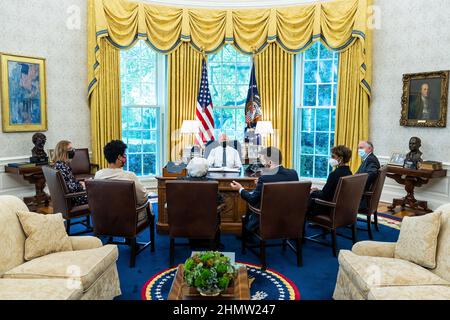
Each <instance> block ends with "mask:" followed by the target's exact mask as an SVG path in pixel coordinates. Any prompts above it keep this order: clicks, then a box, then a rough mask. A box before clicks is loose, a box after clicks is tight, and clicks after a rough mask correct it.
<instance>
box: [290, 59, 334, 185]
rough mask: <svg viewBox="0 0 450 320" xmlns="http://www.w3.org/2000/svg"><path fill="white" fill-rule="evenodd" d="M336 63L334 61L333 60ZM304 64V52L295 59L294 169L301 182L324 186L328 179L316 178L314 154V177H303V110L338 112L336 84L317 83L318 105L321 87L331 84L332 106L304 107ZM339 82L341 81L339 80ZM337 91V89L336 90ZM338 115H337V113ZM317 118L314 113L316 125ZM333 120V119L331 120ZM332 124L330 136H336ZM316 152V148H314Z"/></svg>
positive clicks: (330, 146)
mask: <svg viewBox="0 0 450 320" xmlns="http://www.w3.org/2000/svg"><path fill="white" fill-rule="evenodd" d="M318 55H319V58H318V63H319V62H320V52H319V53H318ZM307 61H309V60H307ZM333 61H334V59H333ZM339 61H340V60H339V56H338V67H339ZM304 62H305V52H302V53H300V54H297V55H296V56H295V58H294V119H293V120H294V139H293V142H294V148H293V152H294V157H293V158H294V168H295V169H296V170H297V171H298V174H299V178H300V179H301V180H308V181H312V182H313V183H316V184H318V185H322V184H324V182H325V180H326V178H315V177H314V176H315V158H316V154H315V153H314V154H313V155H312V156H313V169H312V170H313V177H302V176H301V148H302V146H301V134H302V121H301V119H302V117H301V115H302V111H303V109H309V108H312V109H314V108H315V109H316V110H317V109H334V110H336V111H335V112H337V105H336V106H333V97H334V90H335V88H334V84H335V83H334V82H333V81H332V82H331V83H317V82H316V86H317V90H316V103H317V102H318V101H319V85H330V84H331V104H332V105H331V106H314V107H309V106H307V107H304V106H303V98H304V90H303V89H304V88H303V86H304V83H305V81H304V76H305V75H304ZM319 68H320V65H318V66H317V71H318V72H319ZM338 80H339V79H338ZM336 90H337V89H336ZM336 101H337V92H336ZM335 114H336V113H335ZM316 117H317V113H316V112H314V124H315V123H316ZM330 120H331V119H330ZM331 126H332V122H331V121H329V124H328V132H329V134H330V135H331V134H334V135H335V134H336V124H335V130H334V131H332V130H331ZM316 133H317V132H316V130H314V143H315V141H316ZM331 148H332V145H331V142H330V139H328V150H330V149H331ZM314 152H315V148H314ZM329 156H330V151H328V157H329ZM329 173H330V168H329V167H328V171H327V175H328V174H329Z"/></svg>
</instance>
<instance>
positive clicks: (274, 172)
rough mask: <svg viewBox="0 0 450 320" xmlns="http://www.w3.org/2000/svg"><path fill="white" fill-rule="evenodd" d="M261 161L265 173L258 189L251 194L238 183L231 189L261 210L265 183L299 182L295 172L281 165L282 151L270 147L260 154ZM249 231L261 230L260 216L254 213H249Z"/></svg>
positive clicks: (260, 179)
mask: <svg viewBox="0 0 450 320" xmlns="http://www.w3.org/2000/svg"><path fill="white" fill-rule="evenodd" d="M259 159H260V161H261V163H262V165H264V169H263V173H262V175H261V176H260V177H259V179H258V183H257V184H256V188H255V189H254V190H253V191H251V192H249V191H247V190H245V189H244V188H243V187H242V185H241V184H239V183H238V182H236V181H233V182H232V183H231V188H233V189H234V190H238V191H239V194H240V195H241V197H242V199H244V200H245V201H247V202H248V203H249V204H250V205H251V206H252V207H255V208H259V206H260V202H261V196H262V189H263V184H264V183H270V182H282V181H298V175H297V172H296V171H295V170H292V169H286V168H284V167H283V166H282V165H281V161H282V157H281V151H280V150H279V149H277V148H275V147H268V148H265V149H263V150H261V151H260V152H259ZM246 220H247V229H248V230H251V231H255V230H257V229H258V228H259V216H258V215H257V214H254V213H252V212H248V213H247V219H246Z"/></svg>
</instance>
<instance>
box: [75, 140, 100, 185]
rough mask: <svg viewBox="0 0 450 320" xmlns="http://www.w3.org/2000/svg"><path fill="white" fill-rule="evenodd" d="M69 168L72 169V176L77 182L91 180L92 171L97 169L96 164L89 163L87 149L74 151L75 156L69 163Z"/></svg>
mask: <svg viewBox="0 0 450 320" xmlns="http://www.w3.org/2000/svg"><path fill="white" fill-rule="evenodd" d="M69 166H70V168H72V172H73V175H74V176H75V178H76V179H77V180H79V181H84V180H86V179H91V178H93V177H94V174H93V173H92V172H93V170H94V169H96V170H98V169H99V166H98V164H95V163H91V160H90V159H89V149H87V148H81V149H75V156H74V157H73V159H72V160H71V161H70V163H69Z"/></svg>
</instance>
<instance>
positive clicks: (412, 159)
mask: <svg viewBox="0 0 450 320" xmlns="http://www.w3.org/2000/svg"><path fill="white" fill-rule="evenodd" d="M421 146H422V140H420V138H418V137H412V138H411V139H409V150H410V152H408V153H407V154H406V159H405V167H407V168H410V169H417V164H418V163H419V162H422V161H423V160H422V152H421V151H420V147H421Z"/></svg>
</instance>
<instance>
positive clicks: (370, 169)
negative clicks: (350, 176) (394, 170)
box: [356, 141, 381, 209]
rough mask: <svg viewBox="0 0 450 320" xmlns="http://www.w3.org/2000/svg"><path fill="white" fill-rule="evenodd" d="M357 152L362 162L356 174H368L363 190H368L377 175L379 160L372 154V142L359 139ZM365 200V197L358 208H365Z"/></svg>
mask: <svg viewBox="0 0 450 320" xmlns="http://www.w3.org/2000/svg"><path fill="white" fill-rule="evenodd" d="M358 154H359V156H360V157H361V159H362V163H361V165H360V166H359V168H358V171H356V174H359V173H367V174H368V175H369V176H368V178H367V182H366V186H365V188H364V191H368V190H370V189H371V188H372V185H373V183H374V182H375V180H376V179H377V177H378V170H379V169H380V167H381V166H380V161H378V158H377V157H376V156H375V155H374V154H373V144H372V142H370V141H361V142H360V143H359V144H358ZM367 205H368V204H367V201H366V199H365V198H363V199H362V201H361V204H360V205H359V207H360V209H366V208H367Z"/></svg>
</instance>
